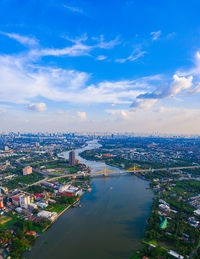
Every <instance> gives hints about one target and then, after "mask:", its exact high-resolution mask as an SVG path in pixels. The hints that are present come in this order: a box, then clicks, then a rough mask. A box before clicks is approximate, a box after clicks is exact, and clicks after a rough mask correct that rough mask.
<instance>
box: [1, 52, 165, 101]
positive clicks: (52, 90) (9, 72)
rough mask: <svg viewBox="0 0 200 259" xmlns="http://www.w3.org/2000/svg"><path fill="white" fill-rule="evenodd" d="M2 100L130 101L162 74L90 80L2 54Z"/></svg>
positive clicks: (72, 72) (69, 72)
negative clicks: (118, 79)
mask: <svg viewBox="0 0 200 259" xmlns="http://www.w3.org/2000/svg"><path fill="white" fill-rule="evenodd" d="M0 78H1V86H0V101H3V102H11V103H30V101H32V102H33V101H34V99H35V98H38V97H39V98H41V97H42V98H45V99H49V100H54V101H66V102H71V103H113V104H116V103H124V104H125V103H128V104H130V103H131V102H132V100H133V99H135V98H136V97H137V96H138V95H140V94H144V93H145V90H146V89H148V88H149V87H150V82H151V81H152V82H155V81H157V80H160V77H159V76H157V77H156V76H155V77H145V78H140V79H137V80H127V81H125V80H124V81H116V82H110V81H103V82H100V83H98V84H96V85H93V84H88V80H89V79H90V75H89V74H87V73H84V72H79V71H75V70H66V69H61V68H52V67H44V66H39V65H33V64H32V63H29V61H25V60H23V59H21V58H20V57H14V56H0Z"/></svg>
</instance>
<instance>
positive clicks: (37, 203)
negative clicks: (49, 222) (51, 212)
mask: <svg viewBox="0 0 200 259" xmlns="http://www.w3.org/2000/svg"><path fill="white" fill-rule="evenodd" d="M36 205H37V206H38V207H40V208H42V209H45V208H46V207H47V206H48V205H47V204H46V203H44V202H36Z"/></svg>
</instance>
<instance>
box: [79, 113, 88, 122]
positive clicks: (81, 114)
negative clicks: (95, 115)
mask: <svg viewBox="0 0 200 259" xmlns="http://www.w3.org/2000/svg"><path fill="white" fill-rule="evenodd" d="M77 115H78V117H79V118H80V120H82V121H84V120H86V117H87V115H86V112H80V111H78V112H77Z"/></svg>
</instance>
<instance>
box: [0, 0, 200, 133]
mask: <svg viewBox="0 0 200 259" xmlns="http://www.w3.org/2000/svg"><path fill="white" fill-rule="evenodd" d="M199 7H200V3H199V2H198V1H197V0H192V1H190V2H188V1H186V0H184V1H176V2H175V1H171V0H170V1H168V2H167V3H165V4H164V3H162V2H161V1H148V3H147V2H144V1H138V0H136V1H131V0H128V1H122V0H119V1H113V0H112V1H109V3H107V2H106V1H101V2H97V1H91V0H88V1H84V3H83V2H81V1H64V0H60V1H52V0H50V1H45V2H44V1H37V3H35V2H34V1H32V0H30V1H28V2H24V1H22V2H20V3H19V1H13V0H7V1H2V2H1V3H0V13H1V16H0V21H1V23H0V44H1V50H0V68H1V69H0V78H1V79H0V82H1V84H0V120H1V131H18V130H19V131H34V132H35V131H61V132H67V131H86V132H87V131H90V132H92V131H94V132H96V131H98V132H101V131H103V132H106V131H110V132H111V131H114V132H125V131H128V132H144V133H148V134H151V133H155V132H158V133H161V134H165V133H166V134H199V132H200V113H199V111H200V104H199V99H200V37H199V36H200V22H199V19H198V10H199ZM169 17H170V18H169Z"/></svg>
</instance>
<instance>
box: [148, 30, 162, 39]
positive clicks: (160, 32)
mask: <svg viewBox="0 0 200 259" xmlns="http://www.w3.org/2000/svg"><path fill="white" fill-rule="evenodd" d="M150 34H151V36H152V40H158V39H159V37H160V35H161V34H162V31H161V30H159V31H152V32H151V33H150Z"/></svg>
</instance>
